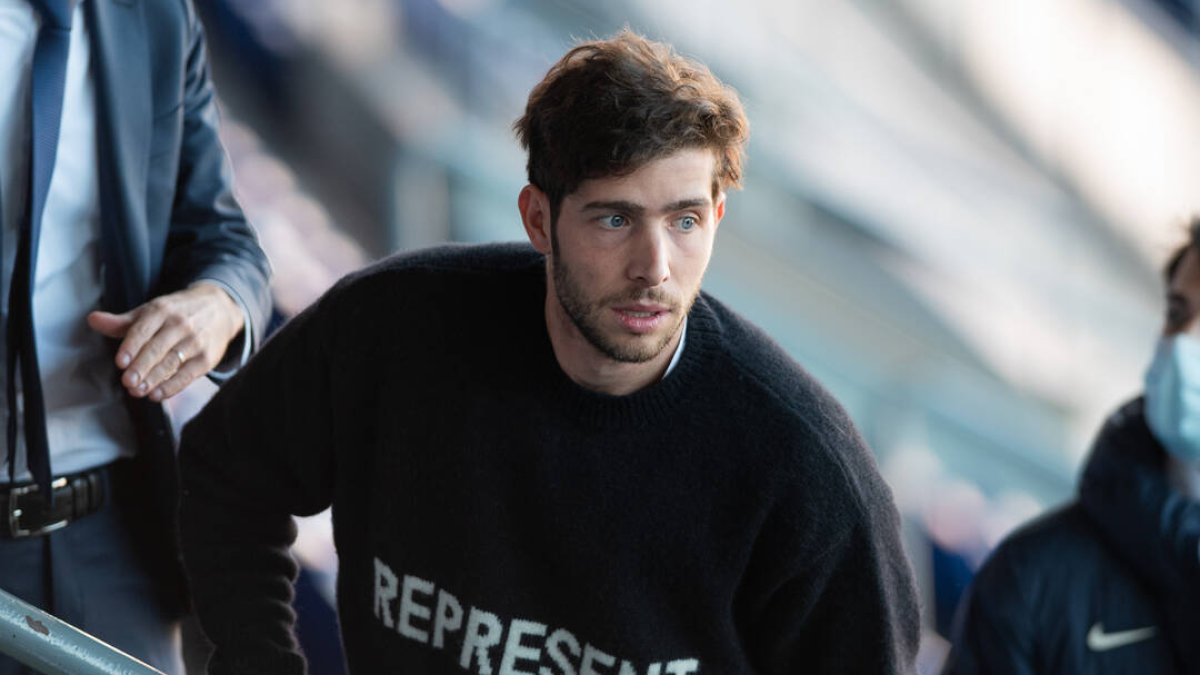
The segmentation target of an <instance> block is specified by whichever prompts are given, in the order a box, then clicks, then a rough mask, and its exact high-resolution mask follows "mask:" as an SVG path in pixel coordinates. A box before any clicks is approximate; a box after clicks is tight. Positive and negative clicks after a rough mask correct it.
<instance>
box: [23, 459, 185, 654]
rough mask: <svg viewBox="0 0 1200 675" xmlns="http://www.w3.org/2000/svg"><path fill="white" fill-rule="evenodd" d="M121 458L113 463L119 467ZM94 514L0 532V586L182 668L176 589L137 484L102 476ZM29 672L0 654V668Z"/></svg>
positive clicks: (114, 473) (116, 472) (112, 474)
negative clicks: (44, 527) (39, 528)
mask: <svg viewBox="0 0 1200 675" xmlns="http://www.w3.org/2000/svg"><path fill="white" fill-rule="evenodd" d="M121 465H122V463H120V462H118V464H117V465H114V466H118V467H120V466H121ZM105 480H106V488H107V490H106V494H107V495H108V498H107V499H106V502H105V504H104V506H103V507H101V509H100V510H99V511H97V512H96V513H93V514H91V515H89V516H85V517H83V518H81V519H79V520H77V521H74V522H72V523H70V524H69V525H67V526H66V527H65V528H63V529H61V530H57V531H55V532H52V533H50V534H47V535H42V536H39V537H27V538H24V539H4V538H0V588H3V589H4V590H5V591H7V592H8V593H10V594H12V595H15V596H17V597H18V598H21V599H22V600H24V601H26V602H28V603H30V604H33V605H36V606H38V607H41V608H42V609H45V610H46V611H48V612H50V613H51V614H53V615H55V616H57V617H58V618H59V619H62V620H63V621H66V622H67V623H70V624H72V625H74V626H75V627H77V628H79V629H81V630H83V631H85V632H87V633H90V634H92V635H93V636H95V637H97V638H99V639H100V640H102V641H104V642H107V643H108V644H110V645H112V646H114V647H117V648H118V649H120V650H121V651H123V652H125V653H127V654H130V655H132V656H134V657H136V658H138V659H141V660H142V661H145V662H146V663H149V664H150V665H152V666H154V667H155V668H158V669H159V670H162V671H164V672H166V673H169V674H170V675H182V673H183V665H182V661H181V659H180V648H179V640H180V638H179V620H180V615H181V613H182V608H181V607H180V606H179V602H178V599H177V598H178V594H177V592H173V589H171V588H170V587H169V586H167V584H169V583H171V581H170V580H171V579H173V578H174V577H173V575H172V570H169V569H166V568H165V565H164V557H163V556H162V555H161V551H162V550H163V542H162V541H161V540H159V539H160V538H161V535H160V534H159V533H158V532H157V531H155V530H154V529H153V527H152V526H151V525H150V524H149V523H148V522H147V521H148V520H150V519H148V518H146V511H145V509H147V508H149V507H148V505H147V504H148V499H147V498H146V496H145V494H144V493H145V492H147V491H146V490H144V489H140V488H139V486H138V485H136V483H134V482H133V481H131V480H128V479H126V478H125V477H124V472H123V471H122V470H121V468H116V469H113V470H110V471H109V472H108V473H107V475H106V478H105ZM28 672H32V671H30V670H28V669H26V668H25V667H24V666H22V665H21V664H19V663H18V662H16V661H15V660H14V659H12V658H10V657H7V656H4V655H0V675H17V674H19V673H28Z"/></svg>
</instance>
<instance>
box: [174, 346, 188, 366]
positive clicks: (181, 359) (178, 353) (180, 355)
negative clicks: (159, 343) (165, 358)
mask: <svg viewBox="0 0 1200 675" xmlns="http://www.w3.org/2000/svg"><path fill="white" fill-rule="evenodd" d="M175 356H176V357H177V358H178V359H179V367H180V368H182V367H183V364H185V363H187V357H185V356H184V355H183V350H181V349H176V350H175Z"/></svg>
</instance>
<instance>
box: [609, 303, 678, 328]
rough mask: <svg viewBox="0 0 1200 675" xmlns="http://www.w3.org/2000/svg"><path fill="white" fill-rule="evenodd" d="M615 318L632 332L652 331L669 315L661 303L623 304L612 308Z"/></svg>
mask: <svg viewBox="0 0 1200 675" xmlns="http://www.w3.org/2000/svg"><path fill="white" fill-rule="evenodd" d="M613 313H614V314H616V316H617V320H618V321H620V322H621V325H623V326H624V327H625V328H626V329H627V330H629V331H630V332H632V333H639V334H641V333H652V332H654V331H655V330H658V328H659V327H661V326H662V325H663V323H664V322H665V321H666V320H667V317H669V316H670V315H671V309H670V308H669V307H666V306H663V305H624V306H619V307H614V308H613Z"/></svg>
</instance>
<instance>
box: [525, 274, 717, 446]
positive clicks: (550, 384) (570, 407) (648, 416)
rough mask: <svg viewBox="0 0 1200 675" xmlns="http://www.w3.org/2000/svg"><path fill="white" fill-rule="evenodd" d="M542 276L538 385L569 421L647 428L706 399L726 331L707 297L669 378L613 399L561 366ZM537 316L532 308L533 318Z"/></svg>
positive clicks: (691, 318) (694, 313) (691, 319)
mask: <svg viewBox="0 0 1200 675" xmlns="http://www.w3.org/2000/svg"><path fill="white" fill-rule="evenodd" d="M538 274H539V275H540V276H539V281H538V283H537V288H538V293H537V310H536V316H537V324H536V325H537V328H536V330H537V335H538V336H537V338H536V343H537V351H538V353H539V354H540V358H539V363H538V365H537V377H536V380H538V381H539V382H540V384H541V385H542V386H545V387H547V388H548V389H549V390H550V392H551V395H550V396H548V397H547V400H548V401H553V405H555V406H558V407H559V408H560V409H561V410H562V412H563V414H565V415H566V416H567V417H568V418H570V419H573V420H575V421H576V422H578V423H580V424H582V425H586V426H592V427H609V426H621V427H625V428H628V427H645V426H649V425H652V424H655V423H661V422H662V420H664V419H667V418H669V417H671V416H673V415H675V414H676V413H677V410H678V408H679V407H680V406H681V405H687V403H686V402H687V400H688V399H689V398H690V397H693V396H697V395H705V394H703V392H704V391H705V387H706V385H707V384H708V383H709V379H708V378H709V376H710V373H711V369H712V366H713V364H714V363H715V362H716V360H717V359H718V358H720V354H721V351H722V349H721V344H722V331H721V326H720V323H719V321H718V320H717V317H716V316H715V315H714V313H713V311H712V308H711V307H710V305H709V304H708V302H707V300H706V298H705V296H704V295H703V294H701V296H700V297H699V298H698V299H697V300H696V303H695V304H694V305H693V306H692V310H691V312H690V313H689V314H688V324H687V330H688V335H687V342H686V344H685V345H684V348H683V354H682V355H681V356H680V359H679V364H678V365H676V366H675V369H674V370H672V371H671V373H670V375H668V376H667V377H665V378H663V379H662V380H660V381H658V382H656V383H654V384H652V385H650V386H648V387H646V388H644V389H640V390H638V391H636V392H634V393H632V394H627V395H624V396H613V395H610V394H603V393H599V392H595V391H592V390H590V389H586V388H584V387H581V386H580V385H578V384H576V383H575V382H574V381H573V380H571V378H570V377H568V376H567V374H566V373H565V372H563V370H562V367H560V366H559V364H558V360H557V358H555V356H554V348H553V347H552V346H551V343H550V336H549V334H548V333H547V332H546V321H545V297H546V296H545V294H546V283H545V273H544V271H541V270H539V272H538ZM534 313H535V312H533V310H532V308H531V310H530V315H529V318H530V319H532V318H533V317H532V315H533V314H534Z"/></svg>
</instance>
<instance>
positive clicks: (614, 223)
mask: <svg viewBox="0 0 1200 675" xmlns="http://www.w3.org/2000/svg"><path fill="white" fill-rule="evenodd" d="M625 222H626V221H625V216H617V215H613V216H604V217H603V218H601V219H600V224H601V225H603V226H604V227H607V228H610V229H613V230H617V229H620V228H622V227H625Z"/></svg>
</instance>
